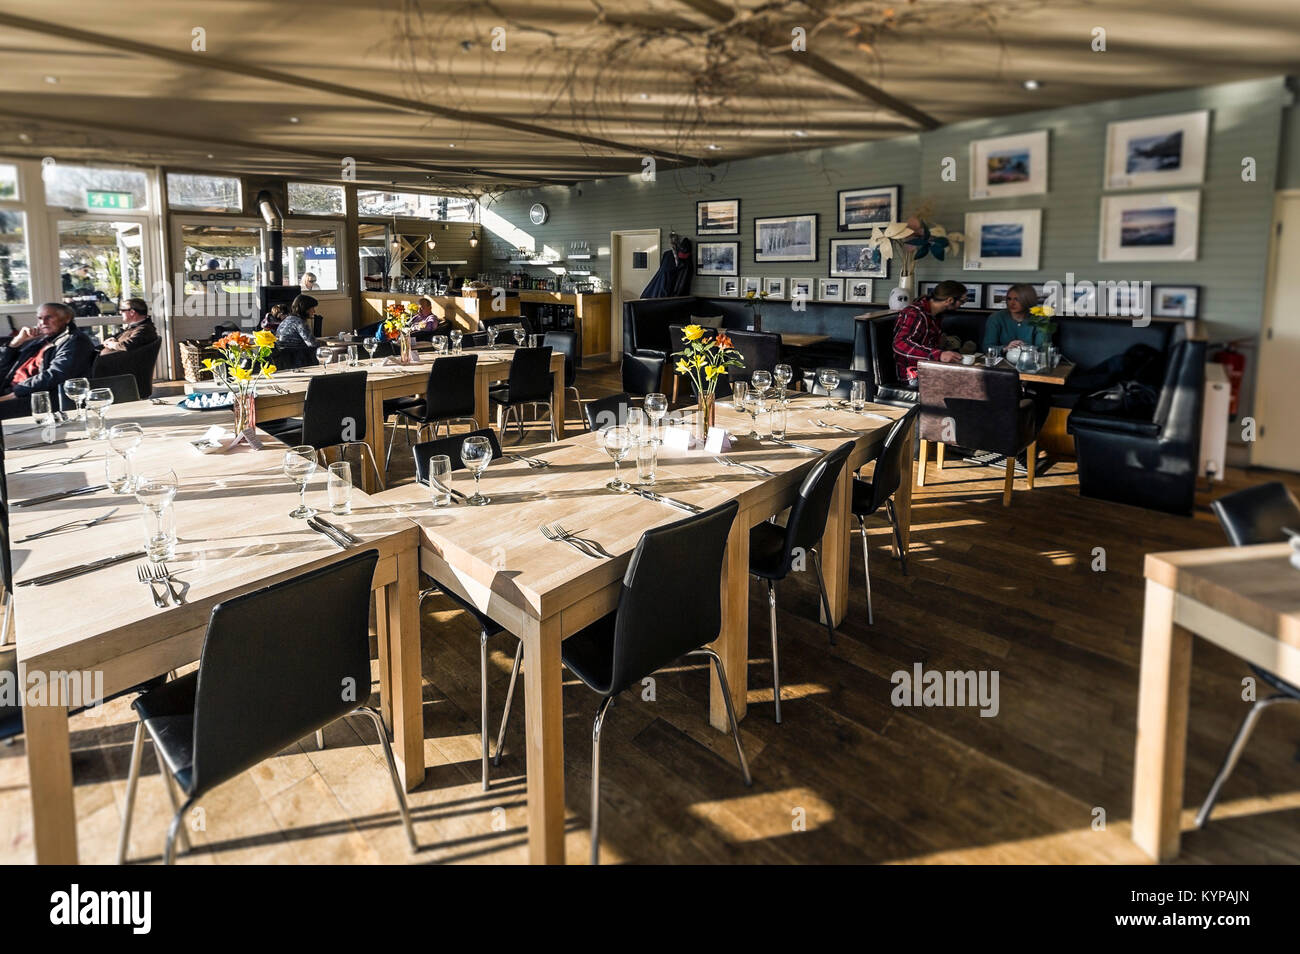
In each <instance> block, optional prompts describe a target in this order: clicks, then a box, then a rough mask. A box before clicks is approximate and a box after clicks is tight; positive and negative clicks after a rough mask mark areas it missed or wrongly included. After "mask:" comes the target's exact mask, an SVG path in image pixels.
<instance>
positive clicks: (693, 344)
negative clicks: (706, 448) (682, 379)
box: [672, 325, 745, 439]
mask: <svg viewBox="0 0 1300 954" xmlns="http://www.w3.org/2000/svg"><path fill="white" fill-rule="evenodd" d="M672 356H673V357H674V358H676V359H677V363H676V365H674V367H675V369H676V371H677V373H678V374H681V375H685V376H686V378H687V379H688V380H689V381H690V382H691V387H692V388H694V389H695V396H696V398H698V400H699V402H700V414H699V417H698V418H697V419H696V434H695V436H696V437H697V438H700V439H703V438H704V437H706V436H707V435H708V429H709V428H710V427H712V426H713V413H714V393H715V392H716V391H717V388H718V379H719V378H721V377H722V376H723V375H724V374H726V373H727V369H728V368H743V367H744V366H745V361H744V359H743V358H742V357H741V355H740V352H739V351H737V350H736V347H735V345H734V344H732V341H731V338H730V337H729V336H728V335H727V333H726V332H725V331H719V332H718V333H717V335H715V336H714V337H712V338H709V337H706V336H705V334H704V329H703V328H701V327H700V326H699V325H687V326H686V327H685V328H683V329H682V350H681V351H674V352H673V354H672Z"/></svg>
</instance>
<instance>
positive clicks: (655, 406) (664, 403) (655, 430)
mask: <svg viewBox="0 0 1300 954" xmlns="http://www.w3.org/2000/svg"><path fill="white" fill-rule="evenodd" d="M641 406H642V407H644V408H645V412H646V415H647V416H648V417H649V418H650V429H651V433H652V439H653V440H654V442H655V443H656V444H662V443H663V440H662V439H661V438H660V437H659V422H660V421H662V420H663V417H664V415H665V414H667V413H668V396H667V395H666V394H660V393H659V392H658V391H652V392H651V393H649V394H647V395H646V396H645V402H644V403H643V404H642V405H641Z"/></svg>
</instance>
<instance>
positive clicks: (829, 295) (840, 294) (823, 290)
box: [817, 278, 844, 301]
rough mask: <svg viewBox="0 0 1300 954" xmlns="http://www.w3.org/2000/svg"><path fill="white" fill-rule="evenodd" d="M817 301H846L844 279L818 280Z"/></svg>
mask: <svg viewBox="0 0 1300 954" xmlns="http://www.w3.org/2000/svg"><path fill="white" fill-rule="evenodd" d="M817 300H818V301H843V300H844V279H842V278H819V279H817Z"/></svg>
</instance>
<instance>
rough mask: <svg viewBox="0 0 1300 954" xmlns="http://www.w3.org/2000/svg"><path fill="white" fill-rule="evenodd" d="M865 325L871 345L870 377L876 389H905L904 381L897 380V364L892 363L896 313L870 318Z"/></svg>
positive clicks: (896, 320) (905, 383)
mask: <svg viewBox="0 0 1300 954" xmlns="http://www.w3.org/2000/svg"><path fill="white" fill-rule="evenodd" d="M867 323H868V324H869V325H870V326H871V327H870V329H869V330H868V339H869V341H870V344H871V375H872V377H873V378H875V381H876V387H878V388H879V387H886V388H901V387H907V382H906V381H900V380H899V379H898V364H897V363H896V362H895V361H894V327H895V325H896V324H897V323H898V313H897V312H891V313H890V314H888V315H884V316H882V317H880V318H872V319H870V320H869V321H868V322H867Z"/></svg>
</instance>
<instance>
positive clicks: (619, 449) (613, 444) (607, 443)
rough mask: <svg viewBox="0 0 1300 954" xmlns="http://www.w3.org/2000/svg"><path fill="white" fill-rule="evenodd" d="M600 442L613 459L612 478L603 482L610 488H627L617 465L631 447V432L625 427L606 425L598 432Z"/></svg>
mask: <svg viewBox="0 0 1300 954" xmlns="http://www.w3.org/2000/svg"><path fill="white" fill-rule="evenodd" d="M600 442H601V444H602V445H603V446H604V448H605V453H606V454H608V455H609V456H610V459H611V460H612V461H614V479H613V480H611V481H609V483H607V484H605V486H606V487H608V488H609V489H610V490H627V489H628V485H627V484H625V483H624V482H623V478H622V477H620V476H619V473H618V465H619V464H620V463H621V462H622V460H623V459H624V458H625V457H627V455H628V451H630V450H631V449H632V432H631V431H630V430H628V429H627V428H626V427H607V428H605V429H604V430H603V431H601V432H600Z"/></svg>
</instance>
